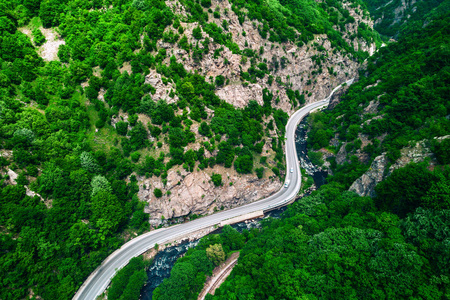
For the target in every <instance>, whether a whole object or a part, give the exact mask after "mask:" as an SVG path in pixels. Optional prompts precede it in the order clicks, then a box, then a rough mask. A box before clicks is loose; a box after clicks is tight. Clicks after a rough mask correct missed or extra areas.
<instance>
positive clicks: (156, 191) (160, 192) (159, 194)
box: [153, 189, 163, 198]
mask: <svg viewBox="0 0 450 300" xmlns="http://www.w3.org/2000/svg"><path fill="white" fill-rule="evenodd" d="M153 195H155V197H156V198H161V197H162V195H163V193H162V191H161V190H160V189H154V190H153Z"/></svg>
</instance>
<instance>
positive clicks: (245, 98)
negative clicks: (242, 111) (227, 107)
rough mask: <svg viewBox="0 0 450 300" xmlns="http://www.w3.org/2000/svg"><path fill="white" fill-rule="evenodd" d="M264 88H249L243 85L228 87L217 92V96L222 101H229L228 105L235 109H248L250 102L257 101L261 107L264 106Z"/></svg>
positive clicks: (251, 86)
mask: <svg viewBox="0 0 450 300" xmlns="http://www.w3.org/2000/svg"><path fill="white" fill-rule="evenodd" d="M262 90H263V88H262V87H261V86H260V85H259V84H250V85H248V86H247V87H244V86H242V85H241V84H236V85H227V86H225V87H224V88H221V89H219V90H217V92H216V94H217V96H219V97H220V98H222V99H228V101H227V102H228V103H230V104H232V105H233V106H235V107H239V108H243V107H246V106H247V104H248V102H249V101H250V100H257V102H258V104H259V105H263V99H262V97H263V92H262Z"/></svg>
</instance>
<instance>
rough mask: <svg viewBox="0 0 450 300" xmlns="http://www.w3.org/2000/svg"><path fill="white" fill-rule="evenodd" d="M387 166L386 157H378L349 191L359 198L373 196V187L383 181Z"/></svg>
mask: <svg viewBox="0 0 450 300" xmlns="http://www.w3.org/2000/svg"><path fill="white" fill-rule="evenodd" d="M386 166H387V159H386V156H385V155H384V154H383V155H379V156H377V157H375V160H374V161H373V162H372V164H371V165H370V168H369V170H368V171H367V172H366V173H364V174H363V175H362V176H361V177H359V178H358V179H356V181H355V182H353V184H352V185H351V186H350V188H349V190H350V191H354V192H356V193H357V194H358V195H360V196H370V197H374V196H375V186H376V185H377V184H378V183H379V182H381V181H382V180H383V179H384V171H385V169H386Z"/></svg>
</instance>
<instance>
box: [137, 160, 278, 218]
mask: <svg viewBox="0 0 450 300" xmlns="http://www.w3.org/2000/svg"><path fill="white" fill-rule="evenodd" d="M212 173H216V174H222V181H223V185H222V186H218V187H216V186H214V184H213V183H212V181H211V174H212ZM138 180H139V183H140V184H139V194H138V195H139V198H140V199H141V200H145V201H146V202H147V203H148V206H147V207H146V208H145V211H146V212H147V213H149V214H150V224H152V225H153V226H158V225H160V224H161V223H163V221H164V220H167V219H173V218H184V217H188V216H193V215H205V214H211V213H214V212H215V211H219V210H222V209H230V208H233V207H236V206H240V205H243V204H247V203H250V202H253V201H256V200H259V199H262V198H265V197H267V196H269V195H271V194H272V193H274V192H276V191H278V190H279V189H280V187H281V182H280V181H279V180H278V179H277V178H276V179H272V178H263V179H258V178H257V177H256V175H254V174H248V175H239V174H237V173H236V171H235V170H234V169H226V168H224V167H221V166H217V165H216V166H215V167H214V168H213V169H208V170H204V171H201V170H197V171H194V172H192V173H189V172H186V171H185V170H184V169H178V170H174V169H171V170H170V171H169V172H168V176H167V183H166V184H165V185H164V184H163V182H162V180H161V179H160V178H158V177H151V178H138ZM155 188H158V189H161V190H162V191H163V194H164V195H163V196H162V197H161V198H157V197H155V195H154V194H153V190H154V189H155Z"/></svg>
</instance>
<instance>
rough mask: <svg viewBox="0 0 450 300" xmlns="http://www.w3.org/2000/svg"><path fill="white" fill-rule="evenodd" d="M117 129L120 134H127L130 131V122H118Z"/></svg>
mask: <svg viewBox="0 0 450 300" xmlns="http://www.w3.org/2000/svg"><path fill="white" fill-rule="evenodd" d="M116 131H117V133H118V134H120V135H123V136H125V135H127V133H128V123H127V122H123V121H119V122H117V123H116Z"/></svg>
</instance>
